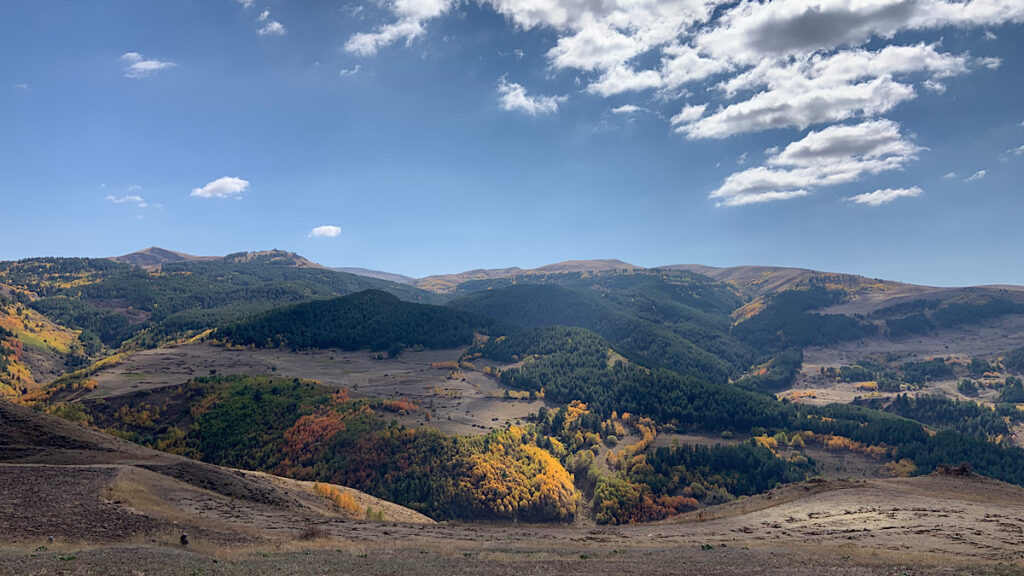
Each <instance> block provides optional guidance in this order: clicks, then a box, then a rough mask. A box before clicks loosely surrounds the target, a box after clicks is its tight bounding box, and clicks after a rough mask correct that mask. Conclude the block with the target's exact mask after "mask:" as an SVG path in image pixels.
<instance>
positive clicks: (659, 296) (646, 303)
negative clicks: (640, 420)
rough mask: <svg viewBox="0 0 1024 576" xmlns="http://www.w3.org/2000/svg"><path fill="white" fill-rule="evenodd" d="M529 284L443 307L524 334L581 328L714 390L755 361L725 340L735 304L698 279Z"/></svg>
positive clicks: (635, 277)
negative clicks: (556, 327)
mask: <svg viewBox="0 0 1024 576" xmlns="http://www.w3.org/2000/svg"><path fill="white" fill-rule="evenodd" d="M530 280H532V281H536V282H538V283H536V284H534V283H527V282H523V283H521V284H517V285H513V286H505V287H494V288H491V289H482V290H479V291H477V292H473V293H470V294H468V295H465V296H461V297H458V298H456V299H455V300H453V301H452V303H451V304H450V305H451V306H453V307H455V308H458V309H461V310H467V311H471V312H475V313H478V314H482V315H486V316H490V317H493V318H497V319H499V320H502V321H504V322H507V323H509V324H512V325H517V326H520V327H523V328H536V327H540V326H553V325H561V326H579V327H582V328H587V329H589V330H593V331H594V332H597V333H598V334H600V335H602V336H604V337H605V338H607V339H608V340H609V341H610V342H612V343H613V344H615V345H616V346H617V347H618V348H619V349H620V350H622V351H623V352H624V353H626V354H628V355H637V356H640V357H643V358H646V359H647V360H648V361H649V362H653V363H656V364H660V365H663V366H666V367H670V368H673V369H675V370H679V371H681V372H683V373H686V374H691V375H695V376H698V377H701V378H704V379H708V380H712V381H716V382H725V381H727V380H728V379H729V377H730V376H734V375H738V374H739V373H740V372H742V371H744V370H746V369H747V368H748V367H749V366H750V365H751V364H753V363H754V362H755V360H756V359H757V357H758V355H757V353H756V352H755V351H754V350H753V349H751V348H750V347H748V346H746V345H745V344H743V343H742V342H739V341H737V340H736V339H734V338H732V337H731V336H730V335H729V329H730V323H731V322H730V320H729V312H731V311H732V310H733V309H734V308H735V307H737V306H739V305H740V304H741V303H742V302H741V301H740V300H739V298H737V297H736V295H735V294H733V293H732V292H731V291H730V290H728V289H726V288H725V287H723V286H721V285H716V284H714V283H713V282H710V281H706V280H702V279H700V278H699V277H694V276H690V275H676V276H675V277H667V278H665V277H658V276H650V275H646V274H632V273H625V274H617V273H600V274H593V275H590V274H587V275H581V274H578V273H577V274H573V273H567V274H557V275H545V276H539V275H537V276H531V277H530Z"/></svg>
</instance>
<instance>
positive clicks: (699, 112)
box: [672, 104, 708, 124]
mask: <svg viewBox="0 0 1024 576" xmlns="http://www.w3.org/2000/svg"><path fill="white" fill-rule="evenodd" d="M707 107H708V105H707V104H694V105H692V106H684V107H683V109H682V110H680V111H679V113H678V114H676V115H675V116H673V117H672V124H690V123H692V122H695V121H696V120H697V119H698V118H700V117H701V116H703V115H704V109H705V108H707Z"/></svg>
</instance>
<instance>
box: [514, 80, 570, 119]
mask: <svg viewBox="0 0 1024 576" xmlns="http://www.w3.org/2000/svg"><path fill="white" fill-rule="evenodd" d="M565 101H566V97H565V96H530V95H528V94H527V93H526V88H523V87H522V85H520V84H516V83H515V82H509V81H508V80H506V79H505V77H502V78H501V79H500V80H499V81H498V102H499V103H500V104H501V108H502V109H503V110H508V111H510V112H523V113H525V114H529V115H530V116H537V115H538V114H552V113H554V112H557V111H558V106H559V105H560V104H562V103H563V102H565Z"/></svg>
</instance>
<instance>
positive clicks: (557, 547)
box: [0, 402, 1024, 576]
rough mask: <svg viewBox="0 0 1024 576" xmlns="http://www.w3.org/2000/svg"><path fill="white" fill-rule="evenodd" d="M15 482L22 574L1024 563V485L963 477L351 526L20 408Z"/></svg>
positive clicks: (7, 501)
mask: <svg viewBox="0 0 1024 576" xmlns="http://www.w3.org/2000/svg"><path fill="white" fill-rule="evenodd" d="M0 482H2V483H3V486H4V487H5V497H4V498H3V499H0V538H2V539H3V541H4V544H3V545H2V546H0V572H3V573H11V574H31V573H75V574H117V573H125V572H124V571H125V570H127V569H129V568H127V567H130V569H131V570H136V571H139V572H144V573H146V574H154V575H157V574H189V573H194V574H200V573H203V574H224V575H235V574H251V573H282V574H308V573H318V572H319V571H322V570H323V569H324V566H327V565H330V566H331V569H332V570H338V571H344V572H346V573H348V572H351V573H371V574H372V573H396V572H397V573H403V574H438V573H460V574H488V575H495V574H497V575H502V576H504V575H508V576H513V575H516V574H522V573H524V572H530V573H533V572H536V573H550V572H552V571H557V572H558V573H561V574H573V575H575V574H580V575H584V574H586V575H605V574H608V575H611V574H621V573H625V572H637V571H642V572H644V573H652V574H657V573H661V572H663V571H664V570H665V566H683V565H685V566H686V567H687V570H688V571H689V572H690V573H695V574H746V573H750V571H751V567H752V566H756V567H757V571H758V573H761V574H776V575H780V576H781V575H783V574H785V575H799V576H810V575H814V574H822V573H829V574H837V575H840V576H846V575H851V576H852V575H860V576H864V575H871V576H874V575H878V576H881V575H888V574H893V573H896V574H899V573H912V574H920V575H925V574H936V575H938V574H943V575H948V574H963V573H978V574H981V573H984V574H1012V573H1017V571H1018V570H1019V566H1018V565H1017V562H1019V559H1020V557H1021V556H1022V555H1024V544H1022V543H1021V540H1020V538H1019V533H1020V531H1021V530H1022V529H1024V523H1022V521H1021V518H1024V509H1022V507H1021V502H1022V501H1024V489H1021V488H1019V487H1016V486H1010V485H1007V484H1003V483H1000V482H996V481H993V480H988V479H985V478H980V477H977V476H974V475H970V474H961V473H957V471H955V470H950V471H948V472H945V473H940V474H936V475H932V476H926V477H918V478H896V479H888V480H870V481H856V480H854V481H851V480H841V481H821V480H812V481H808V482H802V483H796V484H792V485H787V486H785V487H781V488H775V489H773V490H770V491H768V492H766V493H765V494H763V495H760V496H755V497H752V498H746V499H742V500H737V501H734V502H732V503H729V504H724V505H721V506H719V507H716V508H713V509H710V510H702V511H700V512H699V513H698V512H692V513H690V514H687V515H683V516H680V517H677V518H675V519H673V520H670V521H667V522H662V523H654V524H646V525H642V526H621V527H613V528H601V529H594V528H593V527H590V526H585V525H584V526H578V527H571V526H561V527H557V528H540V527H537V526H533V525H511V524H506V525H493V524H490V525H488V524H485V525H474V524H465V523H460V524H431V523H426V522H425V520H424V519H423V518H422V517H421V516H417V515H415V514H413V513H411V512H408V511H406V512H404V513H403V514H404V515H399V512H401V509H398V508H393V507H387V504H386V503H383V502H380V501H376V500H369V499H367V500H363V499H362V498H364V497H363V496H362V495H360V494H358V493H354V492H348V493H350V494H353V497H354V498H358V499H357V500H356V501H357V503H359V504H360V505H363V506H365V505H369V506H371V507H372V506H380V507H381V509H386V510H387V512H386V513H385V514H393V515H394V516H390V515H389V516H388V518H389V520H390V519H392V518H393V519H394V520H397V522H396V521H391V522H389V523H387V524H376V523H365V522H358V521H357V522H353V521H347V520H346V519H345V515H344V512H343V511H341V509H339V508H336V507H335V505H334V504H333V503H331V502H330V501H328V500H326V499H325V498H323V497H320V496H318V495H316V494H314V493H313V490H312V489H311V487H310V486H309V485H308V484H305V483H299V482H292V481H285V480H281V479H278V478H273V477H269V476H266V475H263V474H253V473H243V472H240V471H234V470H227V469H222V468H218V467H215V466H210V465H207V464H202V463H196V462H192V461H187V460H184V459H181V458H178V457H175V456H172V455H168V454H164V453H158V452H153V451H150V450H145V449H143V448H140V447H137V446H135V445H132V444H128V443H125V442H123V441H120V440H117V439H115V438H112V437H110V436H107V435H104V434H100V433H98V432H94V431H90V430H87V429H84V428H81V427H79V426H76V425H73V424H70V423H65V422H61V421H58V420H54V419H53V418H50V417H47V416H45V415H42V414H39V413H37V412H35V411H32V410H28V409H26V408H23V407H18V406H13V405H10V404H7V403H3V402H0ZM364 502H365V504H364ZM415 522H421V523H418V524H417V523H415ZM182 532H187V533H188V535H189V539H190V544H189V545H188V546H187V547H182V546H181V545H180V544H179V542H178V540H179V536H180V534H181V533H182Z"/></svg>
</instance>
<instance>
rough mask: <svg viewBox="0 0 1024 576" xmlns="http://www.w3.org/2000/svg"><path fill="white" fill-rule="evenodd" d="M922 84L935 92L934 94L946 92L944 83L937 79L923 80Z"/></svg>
mask: <svg viewBox="0 0 1024 576" xmlns="http://www.w3.org/2000/svg"><path fill="white" fill-rule="evenodd" d="M922 86H924V87H925V89H926V90H929V91H931V92H935V93H936V94H945V93H946V85H945V84H943V83H942V82H939V81H938V80H925V81H924V84H922Z"/></svg>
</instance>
